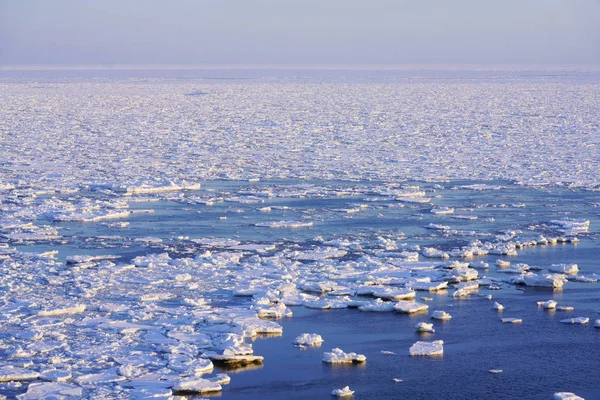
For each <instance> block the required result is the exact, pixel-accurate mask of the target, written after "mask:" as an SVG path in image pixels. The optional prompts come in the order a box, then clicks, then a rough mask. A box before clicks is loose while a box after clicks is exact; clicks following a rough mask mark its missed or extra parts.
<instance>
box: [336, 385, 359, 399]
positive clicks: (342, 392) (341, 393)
mask: <svg viewBox="0 0 600 400" xmlns="http://www.w3.org/2000/svg"><path fill="white" fill-rule="evenodd" d="M353 394H354V391H353V390H350V387H349V386H346V387H344V388H342V389H335V390H334V391H332V392H331V395H332V396H337V397H350V396H352V395H353Z"/></svg>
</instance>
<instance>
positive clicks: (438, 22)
mask: <svg viewBox="0 0 600 400" xmlns="http://www.w3.org/2000/svg"><path fill="white" fill-rule="evenodd" d="M19 64H20V65H23V64H28V65H36V64H46V65H47V64H63V65H68V64H198V65H223V64H230V65H240V64H246V65H247V64H262V65H268V64H302V65H368V64H388V65H402V64H454V65H461V64H471V65H473V64H526V65H530V64H595V65H598V64H600V0H562V1H561V0H496V1H492V0H412V1H404V0H368V1H358V0H302V1H299V0H169V1H167V0H164V1H158V0H96V1H92V0H0V65H19Z"/></svg>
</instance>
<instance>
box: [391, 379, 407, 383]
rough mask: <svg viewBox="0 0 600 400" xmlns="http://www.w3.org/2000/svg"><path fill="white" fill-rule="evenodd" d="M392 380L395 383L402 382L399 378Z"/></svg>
mask: <svg viewBox="0 0 600 400" xmlns="http://www.w3.org/2000/svg"><path fill="white" fill-rule="evenodd" d="M393 381H394V382H396V383H400V382H404V381H403V380H402V379H399V378H394V379H393Z"/></svg>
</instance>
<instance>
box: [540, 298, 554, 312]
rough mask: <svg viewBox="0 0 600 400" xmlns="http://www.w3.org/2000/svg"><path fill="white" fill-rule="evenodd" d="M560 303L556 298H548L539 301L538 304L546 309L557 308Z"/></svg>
mask: <svg viewBox="0 0 600 400" xmlns="http://www.w3.org/2000/svg"><path fill="white" fill-rule="evenodd" d="M557 304H558V303H557V302H556V301H554V300H548V301H538V302H537V305H538V306H542V307H543V308H545V309H546V310H554V309H555V308H556V305H557Z"/></svg>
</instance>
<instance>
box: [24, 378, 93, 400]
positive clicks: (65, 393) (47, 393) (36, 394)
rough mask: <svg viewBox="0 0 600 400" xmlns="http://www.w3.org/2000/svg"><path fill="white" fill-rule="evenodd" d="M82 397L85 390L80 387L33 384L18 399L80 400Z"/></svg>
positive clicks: (44, 383) (55, 383) (60, 384)
mask: <svg viewBox="0 0 600 400" xmlns="http://www.w3.org/2000/svg"><path fill="white" fill-rule="evenodd" d="M82 396H83V389H82V388H81V387H79V386H75V385H71V384H68V383H60V382H32V383H30V384H29V386H28V387H27V392H25V393H23V394H20V395H18V396H17V399H18V400H42V399H48V400H50V399H79V398H81V397H82Z"/></svg>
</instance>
